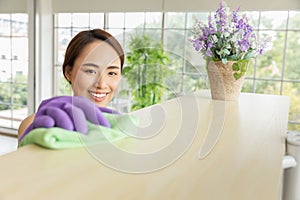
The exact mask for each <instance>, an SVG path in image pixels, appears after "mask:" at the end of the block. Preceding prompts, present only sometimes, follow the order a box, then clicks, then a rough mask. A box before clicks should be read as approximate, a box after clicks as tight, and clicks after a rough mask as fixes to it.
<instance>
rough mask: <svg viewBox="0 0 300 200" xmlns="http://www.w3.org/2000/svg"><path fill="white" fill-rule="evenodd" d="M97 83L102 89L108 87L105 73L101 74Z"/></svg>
mask: <svg viewBox="0 0 300 200" xmlns="http://www.w3.org/2000/svg"><path fill="white" fill-rule="evenodd" d="M95 84H96V87H97V88H101V89H103V88H106V86H107V84H106V80H105V76H104V75H103V74H100V75H99V76H98V78H97V79H96V82H95Z"/></svg>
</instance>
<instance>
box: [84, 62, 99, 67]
mask: <svg viewBox="0 0 300 200" xmlns="http://www.w3.org/2000/svg"><path fill="white" fill-rule="evenodd" d="M82 66H88V67H96V68H99V66H98V65H96V64H94V63H83V64H82Z"/></svg>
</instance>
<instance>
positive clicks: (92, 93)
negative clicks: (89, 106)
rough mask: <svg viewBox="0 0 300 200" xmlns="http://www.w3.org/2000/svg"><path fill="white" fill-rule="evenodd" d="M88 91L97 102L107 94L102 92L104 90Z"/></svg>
mask: <svg viewBox="0 0 300 200" xmlns="http://www.w3.org/2000/svg"><path fill="white" fill-rule="evenodd" d="M89 93H90V94H91V96H92V97H93V99H94V100H95V101H97V102H101V101H103V100H104V99H105V98H106V96H107V95H108V93H104V92H101V93H96V92H89Z"/></svg>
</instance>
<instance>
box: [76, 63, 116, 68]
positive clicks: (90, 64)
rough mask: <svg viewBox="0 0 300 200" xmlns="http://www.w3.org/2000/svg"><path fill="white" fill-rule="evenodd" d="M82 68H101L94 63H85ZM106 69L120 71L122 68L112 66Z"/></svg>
mask: <svg viewBox="0 0 300 200" xmlns="http://www.w3.org/2000/svg"><path fill="white" fill-rule="evenodd" d="M82 66H87V67H95V68H100V67H99V66H98V65H96V64H94V63H83V64H82ZM106 69H120V67H119V66H115V65H112V66H108V67H106Z"/></svg>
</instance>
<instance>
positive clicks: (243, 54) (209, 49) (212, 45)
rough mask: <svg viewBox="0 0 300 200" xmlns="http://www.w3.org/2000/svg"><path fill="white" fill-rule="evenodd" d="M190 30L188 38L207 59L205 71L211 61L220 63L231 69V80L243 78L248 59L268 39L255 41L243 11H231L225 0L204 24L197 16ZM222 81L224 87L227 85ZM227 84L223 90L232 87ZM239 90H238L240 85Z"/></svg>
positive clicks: (256, 53) (255, 53)
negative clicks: (190, 37)
mask: <svg viewBox="0 0 300 200" xmlns="http://www.w3.org/2000/svg"><path fill="white" fill-rule="evenodd" d="M192 33H193V38H192V39H191V42H192V44H193V46H194V48H195V50H196V51H197V52H200V53H201V54H202V55H203V57H204V58H205V59H206V60H207V63H208V65H207V70H208V72H209V70H210V69H209V67H210V66H211V65H212V64H209V63H210V62H211V63H214V65H218V66H219V65H220V66H222V67H221V68H223V71H224V70H225V71H230V73H231V74H230V76H233V80H231V82H234V81H235V80H238V79H241V78H244V75H245V73H246V71H247V69H248V63H249V60H250V59H251V58H255V57H256V56H257V55H259V54H262V53H263V51H264V49H265V48H266V47H267V44H268V43H269V40H270V38H267V39H266V40H264V41H262V42H258V41H257V38H256V35H255V32H254V30H253V27H252V26H251V25H250V24H249V20H248V18H247V17H246V15H245V14H244V15H241V14H239V8H238V9H236V10H235V11H230V8H229V7H228V6H227V5H226V3H225V2H224V1H221V2H220V7H219V8H218V9H217V10H216V12H215V13H214V15H213V17H212V16H211V15H210V16H209V17H208V23H207V24H205V23H203V22H202V21H200V20H196V21H195V24H194V26H193V29H192ZM225 71H224V72H225ZM220 73H221V74H222V73H223V72H220ZM219 77H220V76H219ZM210 82H211V80H210ZM223 82H224V80H223ZM222 84H223V87H227V86H224V83H222ZM231 84H232V83H231ZM211 85H212V84H211ZM230 87H231V86H228V88H225V89H224V90H232V88H230ZM238 90H241V87H239V88H238ZM225 93H226V91H225ZM223 96H224V95H223ZM222 98H223V97H222Z"/></svg>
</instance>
